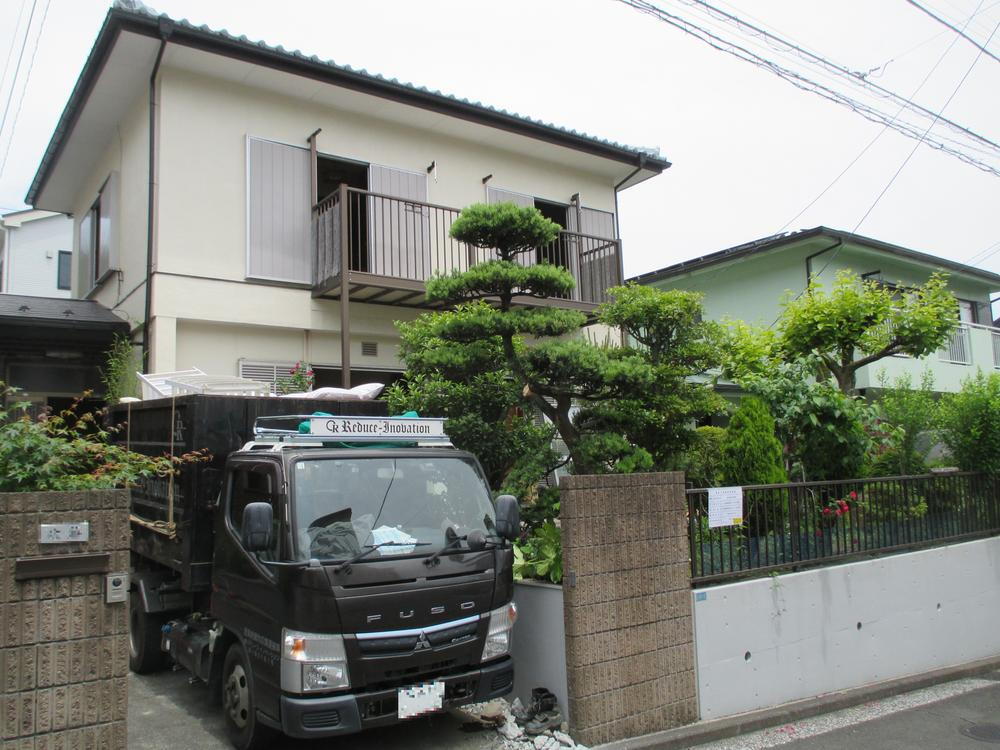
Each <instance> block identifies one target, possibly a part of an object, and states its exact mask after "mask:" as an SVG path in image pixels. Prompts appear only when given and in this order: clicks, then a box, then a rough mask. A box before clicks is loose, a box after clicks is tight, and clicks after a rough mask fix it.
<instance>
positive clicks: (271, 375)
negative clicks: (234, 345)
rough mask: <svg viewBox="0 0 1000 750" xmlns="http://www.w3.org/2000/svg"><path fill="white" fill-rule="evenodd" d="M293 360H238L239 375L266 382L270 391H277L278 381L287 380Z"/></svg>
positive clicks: (293, 364)
mask: <svg viewBox="0 0 1000 750" xmlns="http://www.w3.org/2000/svg"><path fill="white" fill-rule="evenodd" d="M293 367H295V363H294V362H259V361H253V360H248V359H241V360H240V361H239V369H240V377H241V378H249V379H250V380H256V381H258V382H261V383H267V384H268V385H270V386H271V393H278V392H279V388H278V386H279V384H280V381H283V380H288V378H289V377H290V376H291V369H292V368H293Z"/></svg>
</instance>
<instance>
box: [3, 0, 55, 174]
mask: <svg viewBox="0 0 1000 750" xmlns="http://www.w3.org/2000/svg"><path fill="white" fill-rule="evenodd" d="M51 4H52V0H46V2H45V10H44V11H43V12H42V20H41V22H40V23H39V24H38V35H37V36H36V37H35V46H34V47H33V48H32V50H31V59H30V60H29V61H28V71H27V73H25V76H24V86H22V87H21V95H20V96H19V97H18V100H17V108H16V109H15V110H14V119H13V120H12V121H11V124H10V138H8V139H7V148H6V149H5V150H4V152H3V160H2V161H0V178H2V177H3V173H4V170H5V169H6V168H7V157H8V156H10V147H11V146H12V145H13V143H14V134H15V133H17V120H18V118H19V117H20V116H21V105H22V104H24V95H25V93H26V92H27V91H28V83H30V81H31V71H32V70H33V69H34V67H35V55H37V54H38V47H39V44H40V43H41V41H42V32H43V31H44V30H45V19H46V18H48V15H49V6H50V5H51ZM16 82H17V81H16V80H15V81H12V82H11V85H13V84H14V83H16Z"/></svg>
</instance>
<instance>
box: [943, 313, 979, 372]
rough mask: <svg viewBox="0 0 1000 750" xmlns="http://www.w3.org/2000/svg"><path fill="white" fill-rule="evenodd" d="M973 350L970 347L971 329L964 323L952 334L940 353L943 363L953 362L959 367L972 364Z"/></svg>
mask: <svg viewBox="0 0 1000 750" xmlns="http://www.w3.org/2000/svg"><path fill="white" fill-rule="evenodd" d="M971 354H972V348H971V347H970V346H969V328H968V326H967V325H965V324H964V323H963V324H961V325H959V326H958V327H957V328H955V330H954V331H953V332H952V334H951V339H949V340H948V342H947V343H945V345H944V346H943V347H941V349H940V350H939V351H938V358H939V359H940V360H941V361H942V362H952V363H954V364H958V365H971V364H972V356H971Z"/></svg>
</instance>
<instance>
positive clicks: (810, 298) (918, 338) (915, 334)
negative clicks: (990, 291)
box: [777, 270, 957, 395]
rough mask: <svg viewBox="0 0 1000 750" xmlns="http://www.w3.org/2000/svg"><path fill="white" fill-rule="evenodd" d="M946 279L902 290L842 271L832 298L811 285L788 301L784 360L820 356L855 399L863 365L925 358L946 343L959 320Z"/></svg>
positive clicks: (782, 333) (936, 277)
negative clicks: (894, 358) (894, 357)
mask: <svg viewBox="0 0 1000 750" xmlns="http://www.w3.org/2000/svg"><path fill="white" fill-rule="evenodd" d="M946 279H947V277H946V276H945V275H943V274H939V273H935V274H933V275H932V276H931V277H930V278H929V279H928V280H927V282H926V283H924V284H923V285H922V286H918V287H915V288H912V289H906V290H903V291H901V292H900V291H898V290H897V291H894V290H892V289H890V288H888V287H886V286H884V285H882V284H879V283H878V282H877V281H873V280H863V279H861V278H859V277H858V276H857V275H856V274H854V273H852V272H851V271H847V270H844V271H840V272H839V273H838V274H837V279H836V281H835V282H834V285H833V289H832V290H831V291H830V293H829V294H828V293H826V292H824V291H823V289H822V285H821V284H819V283H818V282H816V281H812V282H810V284H809V289H808V291H807V293H806V294H803V295H801V296H800V297H798V298H795V299H792V300H790V301H788V302H786V303H785V306H784V311H783V312H782V315H781V318H780V320H779V322H778V332H779V340H778V342H777V345H778V348H779V350H780V351H781V353H782V354H783V355H784V359H785V360H786V361H788V360H793V359H797V358H801V357H805V356H810V355H811V356H816V357H818V358H819V361H820V362H821V363H822V364H823V366H824V367H825V368H826V369H827V370H828V371H829V373H830V374H831V375H832V376H833V377H834V379H835V380H836V381H837V386H838V388H839V389H840V391H841V392H842V393H844V394H847V395H852V394H853V393H854V389H855V385H854V384H855V374H856V373H857V371H858V370H859V369H860V368H862V367H864V366H865V365H868V364H871V363H873V362H877V361H878V360H880V359H882V358H884V357H888V356H891V355H893V354H908V355H910V356H911V357H923V356H925V355H927V354H930V353H931V352H934V351H936V350H937V349H939V348H940V347H941V345H942V344H944V342H945V341H946V340H947V339H948V336H949V334H950V333H951V332H952V330H953V329H954V328H955V324H956V321H957V315H956V311H957V303H956V301H955V297H954V295H953V294H952V293H951V292H950V291H948V289H947V286H946ZM859 355H860V356H859Z"/></svg>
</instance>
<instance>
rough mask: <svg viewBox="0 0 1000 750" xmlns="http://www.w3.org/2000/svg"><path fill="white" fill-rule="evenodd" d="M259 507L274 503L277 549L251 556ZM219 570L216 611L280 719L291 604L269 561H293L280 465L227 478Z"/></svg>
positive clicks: (236, 469)
mask: <svg viewBox="0 0 1000 750" xmlns="http://www.w3.org/2000/svg"><path fill="white" fill-rule="evenodd" d="M254 502H267V503H270V504H271V506H272V508H273V513H274V516H273V517H274V534H273V537H272V538H273V539H274V546H273V548H272V549H271V550H268V551H266V552H257V553H254V552H249V551H247V550H246V549H245V548H244V547H243V544H242V542H241V540H240V528H241V524H242V520H243V509H244V508H245V507H246V506H247V505H248V504H249V503H254ZM219 510H220V514H219V515H220V518H219V519H218V522H217V526H216V528H217V534H216V539H217V540H218V546H217V548H216V560H215V566H214V584H215V585H214V592H213V595H212V609H213V612H214V614H215V615H216V616H217V617H219V619H220V620H222V622H223V624H224V625H225V626H226V627H227V628H228V629H229V630H231V631H232V632H233V633H235V634H236V636H237V637H238V638H239V640H240V641H241V642H242V644H243V649H244V651H245V652H246V654H247V657H248V659H249V661H250V668H251V669H252V670H253V678H254V683H255V692H256V693H257V696H256V704H257V707H258V708H259V709H261V710H262V711H264V712H265V713H267V714H270V715H271V716H277V715H278V696H279V694H280V685H281V676H280V657H281V652H280V642H281V624H282V622H283V621H284V617H285V599H284V597H283V596H282V593H281V590H280V587H279V585H278V570H277V568H276V567H274V566H268V565H266V564H265V562H266V561H269V560H270V561H274V560H282V559H284V560H287V559H288V555H289V539H288V532H287V524H286V523H285V519H286V517H287V515H286V511H285V498H284V493H283V487H282V484H281V472H280V470H279V466H278V464H277V463H276V462H271V461H236V462H233V463H232V464H231V465H230V467H229V469H228V471H227V477H226V487H225V492H224V494H223V502H222V507H220V509H219Z"/></svg>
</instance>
